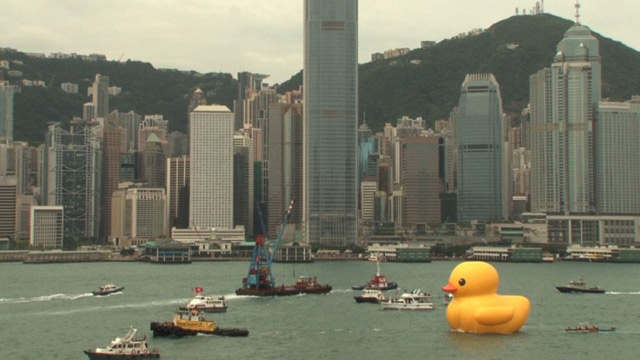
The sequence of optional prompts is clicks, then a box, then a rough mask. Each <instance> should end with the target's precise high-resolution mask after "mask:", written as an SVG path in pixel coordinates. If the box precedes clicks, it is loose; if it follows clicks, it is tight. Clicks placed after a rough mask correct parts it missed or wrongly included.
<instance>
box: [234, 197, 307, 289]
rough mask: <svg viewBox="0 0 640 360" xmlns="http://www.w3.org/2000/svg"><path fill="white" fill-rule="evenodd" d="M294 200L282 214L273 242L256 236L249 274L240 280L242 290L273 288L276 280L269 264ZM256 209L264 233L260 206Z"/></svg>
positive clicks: (276, 249) (276, 250)
mask: <svg viewBox="0 0 640 360" xmlns="http://www.w3.org/2000/svg"><path fill="white" fill-rule="evenodd" d="M295 200H296V199H295V198H293V199H291V202H290V203H289V208H288V209H287V212H286V213H285V214H284V219H282V224H281V225H280V232H279V233H278V237H277V238H276V240H275V241H274V242H268V241H267V238H266V235H265V234H259V235H257V236H256V243H255V246H254V247H253V255H252V257H251V264H250V265H249V273H248V274H247V277H246V278H243V279H242V287H243V288H244V289H248V288H251V289H267V288H273V287H275V285H276V278H275V276H273V272H272V271H271V264H272V263H273V260H274V258H275V256H276V254H277V253H278V248H279V247H280V241H281V240H282V235H283V234H284V229H285V227H286V226H287V222H288V221H289V217H290V216H291V209H292V208H293V204H294V203H295ZM256 207H257V209H258V215H259V217H260V224H261V226H262V231H263V232H265V233H266V230H267V229H266V228H265V226H264V221H263V220H262V211H261V210H260V206H258V205H257V204H256Z"/></svg>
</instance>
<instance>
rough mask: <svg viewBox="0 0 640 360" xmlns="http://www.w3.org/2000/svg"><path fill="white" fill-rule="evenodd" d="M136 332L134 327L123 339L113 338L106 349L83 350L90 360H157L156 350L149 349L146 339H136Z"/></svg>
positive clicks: (158, 353) (158, 355) (157, 352)
mask: <svg viewBox="0 0 640 360" xmlns="http://www.w3.org/2000/svg"><path fill="white" fill-rule="evenodd" d="M137 332H138V330H137V329H136V328H134V327H131V329H129V332H127V334H126V335H125V336H124V337H123V338H119V337H117V338H115V339H114V340H113V341H111V343H110V344H109V345H107V347H106V348H95V349H89V350H84V353H85V354H87V356H88V357H89V359H91V360H104V359H157V358H159V357H160V352H159V351H158V349H156V348H154V349H149V346H148V345H147V337H146V336H145V337H143V338H137V337H136V334H137Z"/></svg>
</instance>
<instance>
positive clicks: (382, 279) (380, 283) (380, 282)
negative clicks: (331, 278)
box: [351, 261, 398, 291]
mask: <svg viewBox="0 0 640 360" xmlns="http://www.w3.org/2000/svg"><path fill="white" fill-rule="evenodd" d="M376 266H377V271H376V275H375V276H374V277H373V279H372V280H370V281H369V282H367V283H366V284H364V285H355V286H352V287H351V289H352V290H364V289H372V290H381V291H387V290H393V289H397V288H398V284H397V283H395V282H392V281H388V280H387V276H386V275H383V274H381V273H380V261H377V262H376Z"/></svg>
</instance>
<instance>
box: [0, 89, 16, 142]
mask: <svg viewBox="0 0 640 360" xmlns="http://www.w3.org/2000/svg"><path fill="white" fill-rule="evenodd" d="M14 92H15V88H14V87H13V86H12V85H9V83H8V82H4V81H0V143H3V144H11V143H12V142H13V94H14Z"/></svg>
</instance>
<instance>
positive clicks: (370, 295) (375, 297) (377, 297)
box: [353, 289, 388, 304]
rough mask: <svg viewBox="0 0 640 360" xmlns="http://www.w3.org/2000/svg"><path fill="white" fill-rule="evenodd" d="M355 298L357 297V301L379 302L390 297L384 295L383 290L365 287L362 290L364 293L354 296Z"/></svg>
mask: <svg viewBox="0 0 640 360" xmlns="http://www.w3.org/2000/svg"><path fill="white" fill-rule="evenodd" d="M353 298H354V299H356V302H357V303H374V304H378V303H381V302H383V301H387V300H388V298H387V297H386V296H384V294H383V293H382V291H380V290H373V289H364V290H362V294H360V295H359V296H354V297H353Z"/></svg>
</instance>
